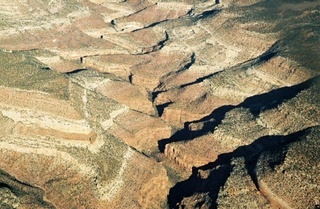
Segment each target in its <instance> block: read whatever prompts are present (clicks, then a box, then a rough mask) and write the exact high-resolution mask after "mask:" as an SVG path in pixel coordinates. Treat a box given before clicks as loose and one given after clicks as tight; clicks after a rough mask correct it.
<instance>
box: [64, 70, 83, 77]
mask: <svg viewBox="0 0 320 209" xmlns="http://www.w3.org/2000/svg"><path fill="white" fill-rule="evenodd" d="M85 70H87V69H84V68H83V69H76V70H74V71H71V72H68V73H66V75H68V76H71V75H74V74H77V73H80V72H82V71H85Z"/></svg>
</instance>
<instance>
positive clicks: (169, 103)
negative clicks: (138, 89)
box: [156, 102, 173, 117]
mask: <svg viewBox="0 0 320 209" xmlns="http://www.w3.org/2000/svg"><path fill="white" fill-rule="evenodd" d="M171 104H173V102H167V103H164V104H161V105H157V106H156V108H157V111H158V115H159V117H161V116H162V114H163V112H164V109H165V108H166V107H168V106H169V105H171Z"/></svg>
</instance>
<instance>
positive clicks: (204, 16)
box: [194, 9, 222, 21]
mask: <svg viewBox="0 0 320 209" xmlns="http://www.w3.org/2000/svg"><path fill="white" fill-rule="evenodd" d="M221 11H222V10H221V9H212V10H208V11H204V12H202V13H201V14H198V15H197V16H195V17H194V21H199V20H203V19H207V18H212V17H213V16H215V15H216V14H218V13H219V12H221Z"/></svg>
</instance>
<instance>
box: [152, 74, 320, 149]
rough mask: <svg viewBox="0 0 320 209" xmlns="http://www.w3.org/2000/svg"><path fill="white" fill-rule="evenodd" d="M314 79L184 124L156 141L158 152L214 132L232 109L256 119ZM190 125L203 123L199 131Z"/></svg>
mask: <svg viewBox="0 0 320 209" xmlns="http://www.w3.org/2000/svg"><path fill="white" fill-rule="evenodd" d="M319 77H320V76H318V77H314V78H311V79H309V80H307V81H305V82H303V83H300V84H297V85H295V86H290V87H282V88H279V89H276V90H272V91H270V92H267V93H263V94H259V95H255V96H252V97H249V98H247V99H246V100H244V101H243V102H242V103H240V104H239V105H236V106H234V105H226V106H222V107H219V108H217V109H215V110H214V111H213V112H212V113H211V114H209V115H208V116H206V117H203V118H202V119H200V120H196V121H192V122H186V123H185V124H184V128H183V129H181V130H179V131H177V132H176V133H174V134H173V135H172V136H171V137H170V138H168V139H163V140H160V141H158V146H159V150H160V151H161V152H164V149H165V146H166V145H167V144H169V143H172V142H179V141H189V140H193V139H194V138H197V137H200V136H203V135H205V134H207V133H209V132H211V131H213V130H214V128H215V127H217V126H218V125H219V124H221V122H222V120H223V119H224V118H225V115H226V113H227V112H229V111H230V110H232V109H234V108H240V107H243V108H247V109H249V111H250V112H251V113H252V114H253V115H254V116H255V117H258V116H259V114H260V113H261V112H262V111H265V110H269V109H273V108H276V107H277V106H279V105H280V104H282V103H283V102H285V101H287V100H289V99H292V98H294V97H295V96H296V95H297V94H298V93H299V92H301V91H302V90H305V89H308V88H310V87H311V86H312V84H313V83H314V82H315V81H316V80H317V79H318V78H319ZM191 123H203V128H202V129H201V130H197V131H192V130H190V129H189V125H190V124H191Z"/></svg>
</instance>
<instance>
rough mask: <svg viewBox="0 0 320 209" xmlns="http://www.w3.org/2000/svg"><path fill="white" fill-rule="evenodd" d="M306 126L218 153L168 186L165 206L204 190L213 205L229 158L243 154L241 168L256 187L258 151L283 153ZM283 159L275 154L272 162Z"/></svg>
mask: <svg viewBox="0 0 320 209" xmlns="http://www.w3.org/2000/svg"><path fill="white" fill-rule="evenodd" d="M310 129H311V128H308V129H305V130H302V131H298V132H295V133H293V134H290V135H287V136H282V135H280V136H264V137H261V138H259V139H257V140H255V141H254V142H253V143H251V144H249V145H246V146H241V147H239V148H237V149H235V150H234V151H233V152H230V153H224V154H221V155H219V156H218V159H217V160H216V161H214V162H211V163H208V164H207V165H204V166H200V167H197V168H194V169H193V172H192V175H191V176H190V177H189V178H188V179H187V180H185V181H182V182H179V183H177V184H176V185H175V186H174V187H172V188H171V189H170V191H169V195H168V205H169V208H171V209H176V208H178V204H179V203H181V201H182V200H183V198H184V197H190V196H191V195H194V194H196V193H208V195H209V197H210V198H211V200H212V205H211V208H217V206H218V205H217V202H216V200H217V198H218V193H219V191H220V189H221V187H222V186H223V185H224V184H225V182H226V181H227V179H228V177H229V176H230V174H231V172H232V170H233V165H232V164H231V161H232V159H233V158H239V157H243V158H244V159H245V168H246V169H247V171H248V174H249V175H250V177H251V179H252V180H253V182H254V184H255V185H256V187H257V189H259V186H258V181H257V176H256V173H255V170H254V169H255V165H256V163H257V161H258V159H259V156H260V155H261V153H262V152H264V151H271V152H274V153H278V151H279V150H281V152H280V153H286V149H287V147H288V145H289V144H290V143H293V142H296V141H299V140H301V139H303V137H304V136H305V135H306V134H308V133H309V131H310ZM283 160H284V156H283V155H279V156H276V157H275V163H278V164H280V163H282V161H283ZM269 166H270V167H271V168H272V166H274V165H272V164H270V165H269ZM199 170H202V171H207V172H210V174H209V176H208V178H201V177H200V176H199V172H198V171H199Z"/></svg>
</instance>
